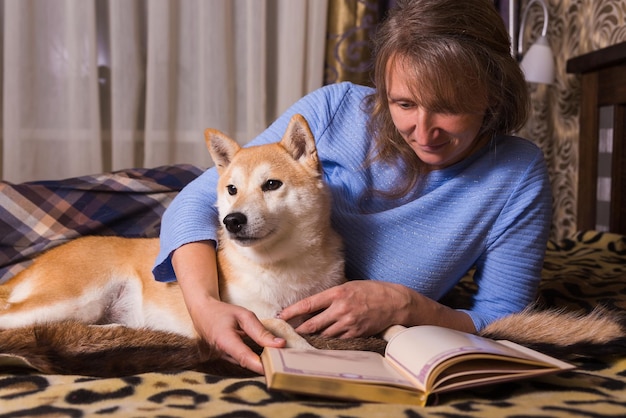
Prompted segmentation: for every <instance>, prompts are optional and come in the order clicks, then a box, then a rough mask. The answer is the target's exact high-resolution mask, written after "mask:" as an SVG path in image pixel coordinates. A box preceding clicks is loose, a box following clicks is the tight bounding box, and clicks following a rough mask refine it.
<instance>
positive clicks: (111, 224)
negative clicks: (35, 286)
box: [0, 165, 202, 283]
mask: <svg viewBox="0 0 626 418" xmlns="http://www.w3.org/2000/svg"><path fill="white" fill-rule="evenodd" d="M201 172H202V170H201V169H199V168H196V167H193V166H190V165H170V166H164V167H158V168H154V169H145V168H137V169H128V170H121V171H115V172H112V173H104V174H97V175H92V176H83V177H77V178H71V179H66V180H58V181H38V182H30V183H22V184H11V183H7V182H0V283H2V282H4V281H6V280H8V279H9V278H10V277H12V276H14V275H15V274H16V273H17V272H19V271H20V270H22V269H24V268H25V267H26V266H28V265H29V264H30V263H31V260H32V258H34V257H35V256H37V255H38V254H40V253H41V252H42V251H44V250H46V249H48V248H51V247H54V246H56V245H59V244H62V243H64V242H66V241H68V240H71V239H73V238H76V237H79V236H83V235H118V236H125V237H154V236H157V235H158V233H159V229H160V225H161V215H162V214H163V211H164V210H165V208H166V207H167V205H168V204H169V202H170V201H171V200H172V199H173V198H174V196H175V195H176V194H177V193H178V192H179V191H180V190H181V189H182V188H183V187H184V186H185V185H186V184H187V183H189V182H190V181H191V180H193V179H194V178H196V177H197V176H198V175H200V173H201Z"/></svg>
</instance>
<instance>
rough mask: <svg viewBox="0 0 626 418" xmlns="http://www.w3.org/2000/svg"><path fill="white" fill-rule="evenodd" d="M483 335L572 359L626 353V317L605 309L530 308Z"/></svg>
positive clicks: (491, 326) (491, 328)
mask: <svg viewBox="0 0 626 418" xmlns="http://www.w3.org/2000/svg"><path fill="white" fill-rule="evenodd" d="M480 334H481V335H482V336H485V337H488V338H492V339H496V340H498V339H503V340H509V341H513V342H516V343H518V344H521V345H523V346H526V347H529V348H532V349H535V350H537V351H540V352H542V353H545V354H548V355H551V356H554V357H558V358H561V359H568V360H573V359H576V358H581V357H598V356H612V355H620V354H621V355H623V354H624V353H626V317H625V316H624V315H623V314H622V313H619V312H614V311H611V310H609V309H606V308H602V307H598V308H595V309H594V310H593V311H591V312H590V313H581V312H566V311H563V310H537V309H533V308H528V309H526V310H524V311H522V312H520V313H517V314H513V315H510V316H507V317H505V318H502V319H499V320H497V321H495V322H493V323H492V324H490V325H489V326H487V327H486V328H485V329H483V330H482V332H481V333H480Z"/></svg>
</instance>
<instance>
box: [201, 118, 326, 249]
mask: <svg viewBox="0 0 626 418" xmlns="http://www.w3.org/2000/svg"><path fill="white" fill-rule="evenodd" d="M205 139H206V143H207V147H208V149H209V152H210V154H211V157H212V158H213V161H214V162H215V164H216V168H217V171H218V174H219V176H220V178H219V181H218V186H217V188H218V189H217V199H218V200H217V207H218V211H219V215H220V220H221V222H222V224H223V228H224V234H223V236H224V237H227V238H228V239H230V240H231V241H233V242H234V243H236V244H237V245H239V246H243V247H259V246H263V247H265V248H269V247H271V246H275V245H277V244H283V245H285V244H288V241H289V240H290V239H292V237H293V236H295V235H298V234H299V233H300V232H303V233H304V232H305V231H306V228H308V227H309V226H308V224H309V223H310V224H311V226H312V227H315V228H320V225H319V222H320V218H319V217H320V216H326V217H327V216H328V205H329V196H328V193H327V191H326V189H325V186H324V183H323V179H322V169H321V165H320V162H319V159H318V156H317V150H316V148H315V139H314V138H313V134H312V133H311V131H310V128H309V126H308V124H307V122H306V120H305V119H304V118H303V117H302V116H301V115H294V116H293V117H292V119H291V121H290V123H289V126H288V127H287V130H286V132H285V134H284V136H283V138H282V140H281V141H280V142H278V143H273V144H267V145H261V146H254V147H246V148H242V147H240V146H239V145H238V144H237V142H235V141H234V140H232V139H230V138H229V137H227V136H226V135H224V134H222V133H221V132H219V131H216V130H213V129H207V130H206V131H205ZM316 223H317V225H315V224H316ZM321 227H324V226H321Z"/></svg>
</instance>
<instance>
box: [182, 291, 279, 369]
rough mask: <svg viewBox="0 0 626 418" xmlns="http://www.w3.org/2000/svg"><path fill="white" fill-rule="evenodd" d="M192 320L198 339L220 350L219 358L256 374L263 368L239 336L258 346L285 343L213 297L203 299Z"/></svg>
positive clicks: (243, 311) (237, 308)
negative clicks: (245, 336) (200, 307)
mask: <svg viewBox="0 0 626 418" xmlns="http://www.w3.org/2000/svg"><path fill="white" fill-rule="evenodd" d="M192 317H193V318H194V324H195V326H196V330H197V332H198V333H199V334H200V336H201V337H202V339H204V341H206V342H207V343H208V344H209V345H210V346H211V347H215V348H217V349H218V350H220V351H221V352H222V358H224V359H225V360H227V361H229V362H231V363H234V364H238V365H240V366H242V367H245V368H246V369H249V370H252V371H254V372H256V373H259V374H263V365H262V364H261V361H260V359H259V356H258V355H256V354H255V353H254V352H253V351H252V350H251V349H250V347H248V346H247V345H246V344H245V343H244V342H243V340H242V338H243V336H244V335H247V336H248V337H250V338H251V339H252V340H254V341H255V342H256V343H257V344H259V345H260V346H261V347H267V346H272V347H283V346H284V345H285V340H284V339H282V338H278V337H275V336H274V335H272V334H271V333H270V332H269V331H268V330H267V329H265V327H264V326H263V324H261V322H260V321H259V319H258V318H257V317H256V315H255V314H254V313H253V312H251V311H249V310H247V309H244V308H242V307H240V306H236V305H231V304H229V303H226V302H222V301H219V300H217V299H214V298H207V299H206V300H205V303H203V304H202V310H201V311H199V312H198V313H197V314H195V315H192Z"/></svg>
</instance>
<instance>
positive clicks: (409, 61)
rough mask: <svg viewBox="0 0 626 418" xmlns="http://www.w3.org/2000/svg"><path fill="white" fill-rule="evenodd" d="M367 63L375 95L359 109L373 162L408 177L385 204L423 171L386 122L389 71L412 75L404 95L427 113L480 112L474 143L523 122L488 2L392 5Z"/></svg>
mask: <svg viewBox="0 0 626 418" xmlns="http://www.w3.org/2000/svg"><path fill="white" fill-rule="evenodd" d="M374 57H375V58H374V85H375V87H376V92H375V93H374V94H372V95H371V96H370V97H368V100H367V102H366V104H367V106H368V111H369V112H370V114H371V118H370V122H369V126H368V130H369V132H370V134H371V135H372V137H373V138H374V152H373V155H372V160H381V161H384V162H388V163H390V164H397V163H398V162H400V163H401V164H403V165H404V166H405V169H406V172H407V177H406V183H405V184H402V185H399V187H398V188H397V189H396V190H393V191H389V192H385V194H386V195H388V196H389V197H399V196H401V195H404V194H406V193H407V192H408V191H409V190H410V189H412V188H413V187H414V186H415V184H416V183H417V182H418V181H419V179H420V176H421V175H422V173H423V172H424V171H425V169H426V166H425V165H424V163H422V162H421V160H419V158H418V157H417V156H416V154H415V152H414V151H413V150H412V149H411V148H410V147H409V146H408V145H407V144H406V142H405V141H404V140H403V139H402V137H401V136H400V134H399V133H398V131H397V130H396V127H395V126H394V124H393V121H392V119H391V115H390V112H389V104H388V98H387V81H388V80H387V77H388V73H389V69H390V68H391V66H398V65H399V66H401V70H402V71H410V72H412V74H411V77H412V79H413V80H415V84H414V85H413V86H409V87H410V88H411V90H412V92H413V93H414V94H415V98H416V100H417V102H418V104H419V105H420V106H423V107H425V108H426V109H428V110H430V111H433V112H445V113H453V114H454V113H473V112H477V111H478V112H483V111H484V109H485V106H486V109H487V110H486V112H485V117H484V120H483V125H482V129H481V132H480V134H479V135H480V136H481V138H492V137H493V136H494V135H496V134H509V133H511V132H514V131H516V130H518V129H520V128H521V127H523V125H524V124H525V122H526V118H527V117H528V107H529V104H528V103H529V102H528V87H527V85H526V81H525V80H524V75H523V73H522V71H521V70H520V68H519V65H518V63H517V61H516V60H515V59H514V58H513V57H512V56H511V49H510V39H509V35H508V33H507V30H506V28H505V25H504V22H503V20H502V18H501V17H500V15H499V14H498V12H497V10H496V9H495V7H494V5H493V1H491V0H461V1H459V0H397V2H396V7H394V8H393V9H392V10H390V12H389V15H388V16H387V18H386V19H385V21H384V22H383V23H382V24H381V25H380V26H379V28H378V29H377V32H376V35H375V37H374ZM398 158H399V159H400V161H398Z"/></svg>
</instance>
